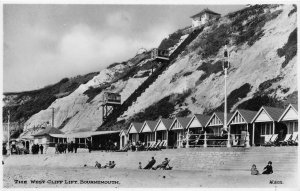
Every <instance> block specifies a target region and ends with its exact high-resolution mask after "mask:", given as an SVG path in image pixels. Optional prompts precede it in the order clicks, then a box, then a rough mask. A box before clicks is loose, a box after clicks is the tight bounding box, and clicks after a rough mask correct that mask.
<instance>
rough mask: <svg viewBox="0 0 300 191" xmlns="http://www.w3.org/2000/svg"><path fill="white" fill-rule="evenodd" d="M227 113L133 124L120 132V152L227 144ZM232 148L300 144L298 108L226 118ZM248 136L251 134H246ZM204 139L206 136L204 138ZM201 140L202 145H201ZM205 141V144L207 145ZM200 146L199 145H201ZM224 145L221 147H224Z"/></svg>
mask: <svg viewBox="0 0 300 191" xmlns="http://www.w3.org/2000/svg"><path fill="white" fill-rule="evenodd" d="M223 122H224V113H222V112H214V113H213V114H212V115H211V116H206V115H202V114H194V115H193V116H192V117H175V118H174V119H164V118H160V119H158V120H156V121H149V120H146V121H144V122H143V123H138V122H133V123H131V125H130V126H129V128H128V129H127V130H122V131H121V132H120V148H123V147H125V146H126V145H127V144H128V143H131V144H133V145H135V144H137V143H138V142H141V143H142V144H144V145H145V146H146V147H149V145H153V144H154V143H157V142H162V144H161V145H165V146H166V147H169V148H180V147H188V146H199V145H206V144H208V145H211V146H217V145H218V144H220V143H223V144H222V145H227V144H224V143H226V141H227V140H228V139H227V138H225V139H223V140H222V138H220V137H222V134H223V129H224V124H223ZM227 127H228V129H229V131H230V135H229V137H230V144H231V145H233V146H247V145H248V146H257V145H264V144H266V143H268V142H270V141H276V140H282V141H284V140H285V141H287V140H289V139H294V141H296V142H297V141H298V108H297V106H296V105H294V104H290V105H288V107H287V108H285V109H282V108H274V107H267V106H262V107H261V108H260V110H259V111H250V110H242V109H237V110H236V111H235V112H234V113H229V114H228V115H227ZM247 132H248V133H247ZM204 135H205V136H204ZM201 140H202V141H201ZM204 140H205V143H204ZM199 142H201V143H200V144H198V143H199ZM222 145H221V146H222Z"/></svg>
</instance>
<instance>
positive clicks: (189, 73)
mask: <svg viewBox="0 0 300 191" xmlns="http://www.w3.org/2000/svg"><path fill="white" fill-rule="evenodd" d="M192 73H193V72H186V73H184V74H183V76H189V75H191V74H192Z"/></svg>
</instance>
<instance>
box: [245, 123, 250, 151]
mask: <svg viewBox="0 0 300 191" xmlns="http://www.w3.org/2000/svg"><path fill="white" fill-rule="evenodd" d="M246 133H247V134H246V143H245V145H246V148H249V147H250V138H249V124H248V123H247V131H246Z"/></svg>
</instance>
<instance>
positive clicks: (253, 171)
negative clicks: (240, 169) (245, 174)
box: [251, 164, 259, 175]
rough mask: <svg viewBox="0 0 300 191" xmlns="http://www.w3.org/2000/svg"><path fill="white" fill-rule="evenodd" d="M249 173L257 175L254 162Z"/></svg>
mask: <svg viewBox="0 0 300 191" xmlns="http://www.w3.org/2000/svg"><path fill="white" fill-rule="evenodd" d="M251 175H259V172H258V170H257V168H256V165H255V164H253V165H252V168H251Z"/></svg>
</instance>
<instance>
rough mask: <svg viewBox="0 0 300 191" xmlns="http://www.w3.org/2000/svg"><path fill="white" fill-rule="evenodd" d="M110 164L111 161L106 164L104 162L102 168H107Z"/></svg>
mask: <svg viewBox="0 0 300 191" xmlns="http://www.w3.org/2000/svg"><path fill="white" fill-rule="evenodd" d="M110 165H111V161H109V162H108V164H107V163H106V165H104V166H103V167H102V168H107V167H109V166H110Z"/></svg>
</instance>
